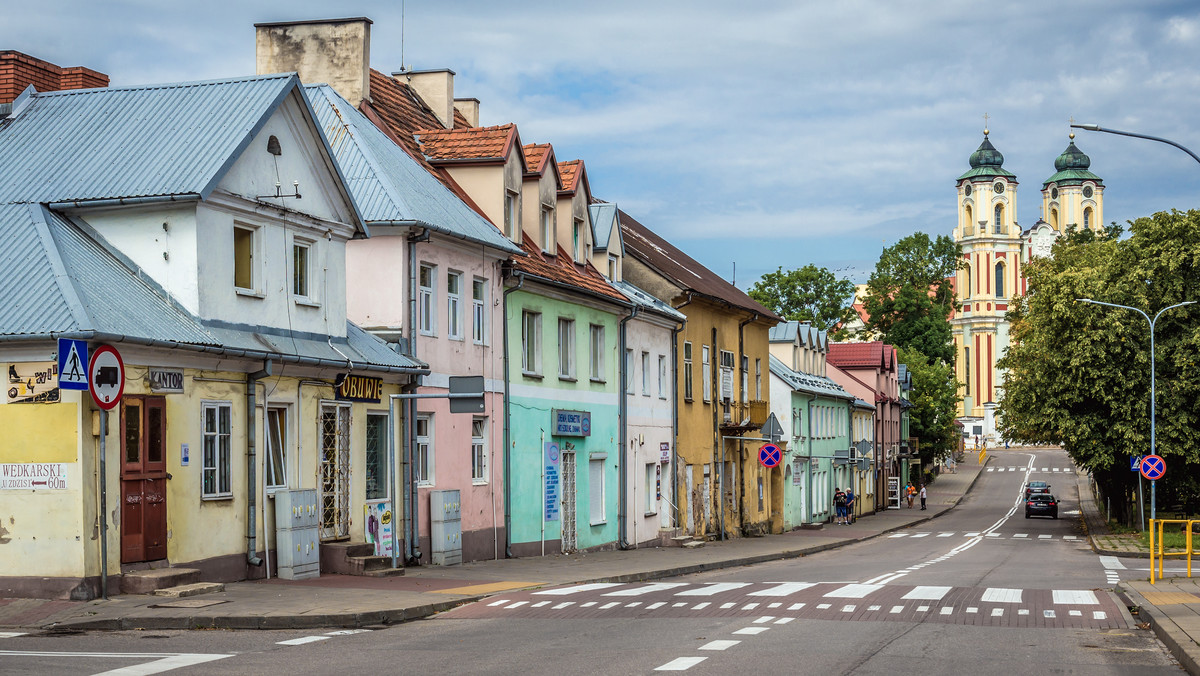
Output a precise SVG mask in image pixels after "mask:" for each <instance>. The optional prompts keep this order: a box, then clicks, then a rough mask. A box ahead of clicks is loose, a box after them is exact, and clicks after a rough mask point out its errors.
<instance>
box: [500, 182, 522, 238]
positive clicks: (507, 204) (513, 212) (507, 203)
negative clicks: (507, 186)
mask: <svg viewBox="0 0 1200 676" xmlns="http://www.w3.org/2000/svg"><path fill="white" fill-rule="evenodd" d="M520 206H521V203H520V202H519V201H517V193H515V192H512V191H505V193H504V234H505V235H508V238H509V239H511V240H513V241H514V242H519V241H520V228H519V227H518V225H517V224H518V223H520V222H521V219H520V213H519V211H518V210H519V209H520Z"/></svg>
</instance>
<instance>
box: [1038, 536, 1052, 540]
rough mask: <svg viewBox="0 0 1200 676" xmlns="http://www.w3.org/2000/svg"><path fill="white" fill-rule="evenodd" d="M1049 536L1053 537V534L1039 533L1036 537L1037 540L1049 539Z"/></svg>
mask: <svg viewBox="0 0 1200 676" xmlns="http://www.w3.org/2000/svg"><path fill="white" fill-rule="evenodd" d="M1051 537H1053V536H1051V535H1039V536H1038V539H1039V540H1049V539H1050V538H1051Z"/></svg>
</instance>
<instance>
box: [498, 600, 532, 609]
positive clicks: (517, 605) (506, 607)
mask: <svg viewBox="0 0 1200 676" xmlns="http://www.w3.org/2000/svg"><path fill="white" fill-rule="evenodd" d="M526 603H529V601H517V602H516V603H513V604H511V605H507V606H504V609H505V610H513V609H515V608H520V607H521V606H523V605H525V604H526Z"/></svg>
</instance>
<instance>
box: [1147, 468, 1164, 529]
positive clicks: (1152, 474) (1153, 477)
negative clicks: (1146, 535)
mask: <svg viewBox="0 0 1200 676" xmlns="http://www.w3.org/2000/svg"><path fill="white" fill-rule="evenodd" d="M1141 473H1142V476H1144V477H1146V478H1147V479H1149V480H1150V523H1154V519H1155V518H1156V516H1155V513H1154V484H1155V483H1156V482H1157V481H1158V480H1159V479H1161V478H1162V477H1163V475H1164V474H1166V473H1167V463H1166V461H1165V460H1163V459H1162V456H1159V455H1147V456H1146V457H1144V458H1142V465H1141Z"/></svg>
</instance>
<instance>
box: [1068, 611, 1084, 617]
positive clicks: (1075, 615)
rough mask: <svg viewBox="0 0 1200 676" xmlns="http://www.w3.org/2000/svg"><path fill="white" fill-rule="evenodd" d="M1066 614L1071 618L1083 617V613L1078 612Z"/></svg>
mask: <svg viewBox="0 0 1200 676" xmlns="http://www.w3.org/2000/svg"><path fill="white" fill-rule="evenodd" d="M1067 614H1068V615H1070V616H1071V617H1083V613H1082V612H1080V611H1078V610H1071V611H1068V612H1067Z"/></svg>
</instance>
